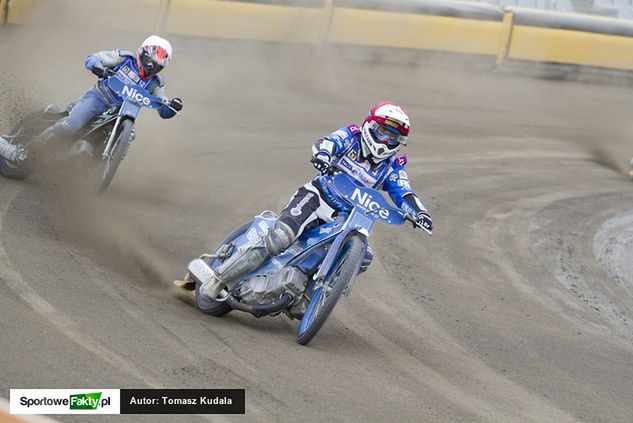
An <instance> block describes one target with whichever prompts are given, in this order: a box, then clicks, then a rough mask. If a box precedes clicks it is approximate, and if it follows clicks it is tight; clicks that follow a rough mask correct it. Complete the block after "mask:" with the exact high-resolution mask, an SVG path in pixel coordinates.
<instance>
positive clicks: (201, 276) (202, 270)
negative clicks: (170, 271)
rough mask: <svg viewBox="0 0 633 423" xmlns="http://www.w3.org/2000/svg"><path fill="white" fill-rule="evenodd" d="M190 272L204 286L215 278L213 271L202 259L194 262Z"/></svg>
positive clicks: (189, 268)
mask: <svg viewBox="0 0 633 423" xmlns="http://www.w3.org/2000/svg"><path fill="white" fill-rule="evenodd" d="M188 270H189V273H191V274H192V275H193V277H194V278H196V279H197V280H198V281H200V283H202V284H203V285H204V284H206V283H208V282H209V281H211V280H212V279H214V278H215V275H214V273H213V270H211V268H210V267H209V265H208V264H206V263H205V262H204V261H203V260H201V259H195V260H192V261H191V263H189V267H188Z"/></svg>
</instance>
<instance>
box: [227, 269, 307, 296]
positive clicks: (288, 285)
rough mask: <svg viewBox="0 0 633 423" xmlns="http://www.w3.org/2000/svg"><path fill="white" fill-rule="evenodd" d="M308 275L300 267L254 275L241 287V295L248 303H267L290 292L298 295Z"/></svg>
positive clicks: (303, 288)
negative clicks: (268, 274)
mask: <svg viewBox="0 0 633 423" xmlns="http://www.w3.org/2000/svg"><path fill="white" fill-rule="evenodd" d="M307 282H308V277H307V275H306V274H305V273H303V272H302V271H301V269H299V268H298V267H285V268H283V269H281V270H280V271H279V272H277V273H275V274H274V275H272V276H254V277H252V278H250V279H249V280H247V281H246V282H244V283H243V284H242V285H241V286H240V287H239V291H238V292H239V295H240V297H241V298H242V300H243V301H244V302H246V303H248V304H267V303H270V302H272V301H274V300H276V299H277V298H279V297H280V296H281V294H283V293H284V292H288V293H289V294H290V295H292V296H293V297H298V296H300V295H301V294H303V291H304V290H305V286H306V283H307Z"/></svg>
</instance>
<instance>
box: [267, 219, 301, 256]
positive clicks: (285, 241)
mask: <svg viewBox="0 0 633 423" xmlns="http://www.w3.org/2000/svg"><path fill="white" fill-rule="evenodd" d="M295 239H296V236H295V234H294V232H293V230H292V228H291V227H290V226H288V225H287V224H286V223H284V222H280V221H277V223H275V227H274V228H272V229H271V230H269V231H268V234H266V236H265V237H264V244H265V245H266V251H267V252H268V254H270V255H271V256H276V255H277V254H279V253H281V252H282V251H284V250H285V249H286V248H288V247H290V244H292V243H293V242H294V241H295Z"/></svg>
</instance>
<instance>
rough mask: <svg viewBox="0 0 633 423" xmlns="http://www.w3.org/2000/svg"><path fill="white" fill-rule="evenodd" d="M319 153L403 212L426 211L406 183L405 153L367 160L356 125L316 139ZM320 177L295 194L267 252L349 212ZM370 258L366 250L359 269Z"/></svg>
mask: <svg viewBox="0 0 633 423" xmlns="http://www.w3.org/2000/svg"><path fill="white" fill-rule="evenodd" d="M320 153H325V154H327V155H328V156H330V157H331V158H332V163H333V164H334V167H335V169H336V171H338V172H344V173H346V174H348V175H349V176H351V177H352V178H354V179H355V180H356V181H358V182H359V183H360V184H362V185H364V186H366V187H368V188H373V189H382V190H384V191H386V192H387V193H388V194H389V197H391V199H392V201H393V202H394V203H395V204H396V205H397V206H398V207H400V208H401V209H403V210H404V211H406V212H408V213H410V214H412V215H414V216H415V215H418V214H419V213H420V212H426V213H428V212H427V209H426V207H424V205H423V204H422V202H421V201H420V199H419V198H418V197H417V196H416V195H415V192H414V191H413V190H412V189H411V185H410V184H409V177H408V176H407V172H406V170H405V165H406V163H407V158H406V156H401V157H391V158H389V159H385V160H383V161H380V162H378V163H374V162H373V161H371V160H368V159H366V158H365V157H364V156H363V153H362V146H361V132H360V130H359V128H358V126H357V125H349V126H345V127H343V128H341V129H339V130H337V131H335V132H334V133H332V134H330V135H328V136H327V137H325V138H323V139H320V140H319V141H317V142H316V143H315V144H314V146H313V148H312V154H313V156H316V155H317V154H320ZM322 178H323V177H322V176H321V175H319V176H317V177H316V178H315V179H313V180H312V181H310V182H308V183H307V184H305V185H303V186H302V187H300V188H299V189H298V190H297V192H296V193H295V194H294V196H293V197H292V199H291V200H290V202H289V203H288V205H287V206H286V208H285V209H284V210H283V211H282V212H281V214H280V215H279V219H278V223H277V225H276V227H275V229H274V230H273V231H272V233H271V234H270V236H269V237H268V239H267V248H268V250H269V251H272V252H273V253H275V252H277V251H283V249H284V248H287V246H289V245H290V243H289V242H290V241H293V240H294V239H296V238H298V237H299V236H300V235H301V234H302V233H303V231H304V230H305V229H306V228H310V227H313V226H316V225H319V224H321V223H323V222H330V221H332V220H333V219H334V217H336V215H337V214H338V213H340V212H343V211H349V206H348V205H347V203H346V202H345V201H343V199H341V198H339V197H338V196H337V195H336V194H334V193H333V192H332V191H331V190H330V189H328V187H327V185H326V184H325V183H322V182H321V180H322ZM280 223H281V224H283V225H280ZM372 257H373V254H372V252H371V249H368V250H367V255H366V256H365V259H364V261H363V263H362V267H361V271H364V270H366V269H367V267H368V266H369V264H370V263H371V260H372Z"/></svg>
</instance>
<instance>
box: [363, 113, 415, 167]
mask: <svg viewBox="0 0 633 423" xmlns="http://www.w3.org/2000/svg"><path fill="white" fill-rule="evenodd" d="M410 126H411V125H410V123H409V116H408V115H407V112H405V111H404V109H403V108H402V106H399V105H397V104H395V103H390V102H386V101H385V102H382V103H380V104H378V105H377V106H376V107H374V108H373V109H371V110H370V111H369V113H368V114H367V117H366V118H365V122H363V126H362V127H361V140H362V142H361V146H362V149H363V155H364V156H365V157H368V158H371V159H372V160H373V161H374V162H380V161H382V160H385V159H388V158H389V157H391V156H393V155H394V154H396V153H397V152H398V151H399V150H400V148H401V147H402V146H403V145H405V144H406V143H407V137H408V136H409V128H410Z"/></svg>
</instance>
